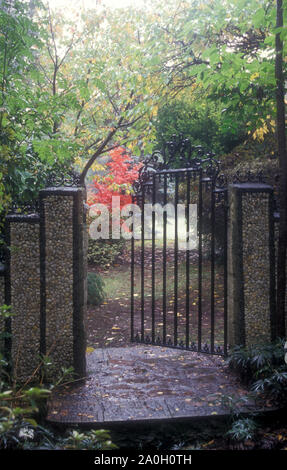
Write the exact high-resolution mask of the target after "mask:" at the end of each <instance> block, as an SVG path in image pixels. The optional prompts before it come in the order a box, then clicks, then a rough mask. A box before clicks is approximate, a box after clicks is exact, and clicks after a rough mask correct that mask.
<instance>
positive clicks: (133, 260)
mask: <svg viewBox="0 0 287 470" xmlns="http://www.w3.org/2000/svg"><path fill="white" fill-rule="evenodd" d="M134 203H135V197H134V196H132V204H134ZM132 217H133V219H132V220H133V223H132V233H133V231H134V211H132ZM134 286H135V239H134V236H132V237H131V341H132V342H133V341H134V316H135V313H134Z"/></svg>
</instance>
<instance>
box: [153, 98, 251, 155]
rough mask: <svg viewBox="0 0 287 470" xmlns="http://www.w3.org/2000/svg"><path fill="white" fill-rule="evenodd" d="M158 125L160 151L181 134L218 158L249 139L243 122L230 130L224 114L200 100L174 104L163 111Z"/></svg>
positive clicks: (212, 105)
mask: <svg viewBox="0 0 287 470" xmlns="http://www.w3.org/2000/svg"><path fill="white" fill-rule="evenodd" d="M154 124H155V129H156V141H157V142H158V147H159V148H162V145H163V143H164V142H167V141H169V140H171V138H172V136H173V135H179V134H181V135H182V136H183V137H184V138H188V139H190V141H191V142H192V144H193V145H202V146H203V147H204V148H205V149H206V150H211V151H213V152H214V153H215V154H216V155H217V156H218V155H221V154H222V153H226V152H230V150H231V149H232V148H234V147H235V146H236V145H238V144H239V143H241V142H242V141H243V140H245V138H246V126H245V125H244V122H243V121H241V120H240V121H239V122H238V120H236V119H234V120H232V121H231V123H230V125H229V126H226V123H225V120H224V113H222V110H220V109H218V106H216V105H214V104H213V103H209V104H208V103H206V102H204V101H202V100H201V99H200V97H198V99H197V98H196V99H194V100H192V101H191V100H187V99H183V98H178V99H174V100H172V101H170V102H169V103H168V104H166V105H164V106H162V107H160V108H159V110H158V114H157V117H156V119H155V120H154Z"/></svg>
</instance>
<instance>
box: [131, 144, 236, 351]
mask: <svg viewBox="0 0 287 470" xmlns="http://www.w3.org/2000/svg"><path fill="white" fill-rule="evenodd" d="M179 166H180V168H178V167H179ZM221 180H222V176H220V175H219V163H218V161H217V160H216V159H215V158H214V154H212V153H210V152H209V153H208V152H205V151H204V150H203V148H202V147H200V146H196V147H195V146H192V145H191V144H190V142H189V141H188V140H182V139H179V138H174V139H173V141H171V142H167V143H166V144H165V145H164V148H163V151H162V152H159V151H156V152H154V153H153V155H152V156H151V157H150V158H148V159H147V160H145V162H144V164H143V167H142V168H141V171H140V175H139V180H138V181H137V182H136V183H135V185H134V191H135V195H134V196H133V199H134V200H133V202H134V203H135V204H137V206H138V207H139V208H140V211H138V212H137V214H136V215H135V211H134V212H132V214H133V225H132V226H133V229H134V231H133V233H134V236H133V237H132V239H131V340H132V341H133V342H140V343H145V344H155V345H162V346H168V347H174V348H182V349H187V350H191V351H198V352H205V353H210V354H226V353H227V203H228V201H227V190H226V189H225V188H224V187H221V186H220V185H219V183H218V182H219V181H221ZM136 228H137V229H136Z"/></svg>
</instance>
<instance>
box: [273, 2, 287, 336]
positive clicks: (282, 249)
mask: <svg viewBox="0 0 287 470" xmlns="http://www.w3.org/2000/svg"><path fill="white" fill-rule="evenodd" d="M282 26H283V8H282V0H277V22H276V27H277V28H281V27H282ZM275 47H276V62H275V78H276V105H277V144H278V156H279V169H280V188H279V194H280V196H279V201H280V222H279V243H278V262H277V309H276V319H275V335H276V337H285V294H286V247H287V154H286V134H285V132H286V130H285V103H284V91H285V90H284V75H283V42H282V40H281V38H280V33H277V34H276V45H275Z"/></svg>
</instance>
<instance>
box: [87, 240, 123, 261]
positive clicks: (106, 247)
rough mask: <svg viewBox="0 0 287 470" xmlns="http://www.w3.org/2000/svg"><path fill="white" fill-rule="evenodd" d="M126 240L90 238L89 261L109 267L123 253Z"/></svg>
mask: <svg viewBox="0 0 287 470" xmlns="http://www.w3.org/2000/svg"><path fill="white" fill-rule="evenodd" d="M124 246H125V240H123V239H120V240H102V239H99V240H93V239H92V238H90V239H89V245H88V261H89V262H90V263H92V264H93V265H95V266H101V267H103V268H108V267H109V266H111V265H112V264H113V263H114V262H115V261H116V260H117V258H118V257H119V256H120V255H121V254H122V252H123V250H124Z"/></svg>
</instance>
